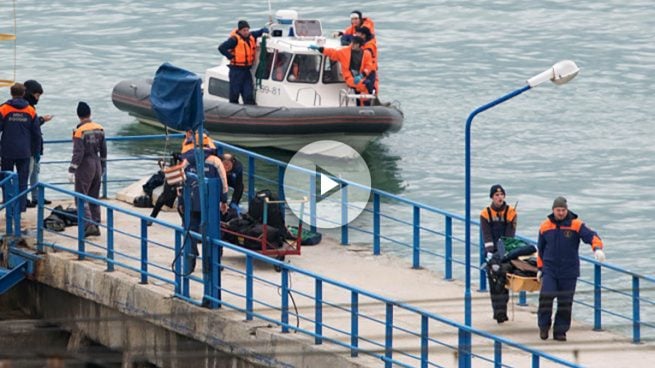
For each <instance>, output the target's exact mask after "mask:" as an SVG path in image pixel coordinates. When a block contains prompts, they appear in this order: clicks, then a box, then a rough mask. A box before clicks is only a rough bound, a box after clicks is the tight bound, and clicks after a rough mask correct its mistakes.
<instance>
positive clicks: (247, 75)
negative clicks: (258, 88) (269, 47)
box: [218, 20, 268, 105]
mask: <svg viewBox="0 0 655 368" xmlns="http://www.w3.org/2000/svg"><path fill="white" fill-rule="evenodd" d="M264 33H268V29H267V28H262V29H260V30H257V31H252V32H250V25H249V24H248V22H247V21H245V20H240V21H239V23H238V24H237V28H236V29H235V30H233V31H232V33H230V37H228V39H227V40H226V41H225V42H223V43H222V44H221V45H220V46H218V51H219V52H220V53H221V54H223V55H224V56H225V57H226V58H228V59H229V60H230V65H228V68H230V73H229V78H230V102H231V103H237V104H238V103H239V95H241V98H242V99H243V103H244V104H245V105H254V104H255V96H254V92H253V81H252V73H251V71H250V69H251V68H252V64H253V63H254V62H255V51H256V49H257V38H258V37H261V36H262V34H264Z"/></svg>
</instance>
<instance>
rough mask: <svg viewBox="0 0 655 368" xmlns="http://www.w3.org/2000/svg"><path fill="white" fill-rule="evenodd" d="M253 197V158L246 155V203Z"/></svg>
mask: <svg viewBox="0 0 655 368" xmlns="http://www.w3.org/2000/svg"><path fill="white" fill-rule="evenodd" d="M254 197H255V158H254V157H253V156H251V155H248V203H250V200H251V199H253V198H254Z"/></svg>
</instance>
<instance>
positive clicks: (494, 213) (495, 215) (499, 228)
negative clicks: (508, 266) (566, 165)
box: [480, 184, 517, 323]
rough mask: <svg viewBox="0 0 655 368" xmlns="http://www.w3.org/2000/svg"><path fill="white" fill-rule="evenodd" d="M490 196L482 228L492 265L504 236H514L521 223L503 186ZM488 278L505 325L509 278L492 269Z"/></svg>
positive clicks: (499, 319) (499, 317) (497, 317)
mask: <svg viewBox="0 0 655 368" xmlns="http://www.w3.org/2000/svg"><path fill="white" fill-rule="evenodd" d="M489 197H490V198H491V205H489V206H487V207H485V208H484V209H483V210H482V212H480V229H481V231H482V238H483V240H484V248H485V251H486V254H487V263H488V264H489V263H490V261H491V260H492V258H493V256H494V253H496V252H497V251H498V242H499V241H500V238H501V237H503V236H506V237H514V235H515V234H516V222H517V216H516V210H515V209H514V207H512V206H510V205H508V204H507V203H506V202H505V189H503V187H502V186H501V185H500V184H495V185H492V186H491V189H490V191H489ZM498 263H499V262H497V263H496V265H498ZM492 266H493V265H492ZM487 278H488V279H489V295H490V296H491V307H492V308H493V311H494V319H495V320H496V322H498V323H503V322H505V321H507V320H508V318H507V301H508V300H509V292H508V291H507V289H505V282H504V280H505V275H504V273H502V271H501V269H500V268H499V269H497V270H496V269H488V270H487Z"/></svg>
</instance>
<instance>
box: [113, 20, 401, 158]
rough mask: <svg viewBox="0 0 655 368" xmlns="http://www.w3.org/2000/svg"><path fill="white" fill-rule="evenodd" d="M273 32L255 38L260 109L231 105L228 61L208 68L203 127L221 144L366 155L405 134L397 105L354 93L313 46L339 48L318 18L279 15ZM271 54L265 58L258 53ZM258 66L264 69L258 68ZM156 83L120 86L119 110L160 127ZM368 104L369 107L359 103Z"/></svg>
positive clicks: (123, 83) (117, 95) (131, 82)
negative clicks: (375, 144)
mask: <svg viewBox="0 0 655 368" xmlns="http://www.w3.org/2000/svg"><path fill="white" fill-rule="evenodd" d="M276 17H277V22H276V23H274V24H272V25H271V26H270V35H265V36H263V37H262V38H261V39H258V48H257V50H258V51H257V57H256V64H255V65H254V66H253V68H252V72H253V78H254V79H255V80H256V81H257V83H256V86H255V101H256V103H257V105H242V104H233V103H230V102H229V101H228V97H229V96H228V95H229V80H228V72H229V69H228V67H227V65H228V63H229V61H228V60H227V59H225V58H224V59H223V61H222V63H221V65H219V66H216V67H213V68H210V69H208V70H207V71H206V73H205V76H204V79H203V103H204V110H205V128H206V129H207V130H209V131H210V132H211V133H214V134H213V136H214V138H216V139H220V140H222V141H225V142H228V143H232V144H236V145H240V146H245V147H276V148H280V149H285V150H291V151H297V150H299V149H300V148H302V147H303V146H305V145H306V144H309V143H312V142H315V141H318V140H336V141H340V142H343V143H346V144H348V145H350V146H351V147H353V148H354V149H356V150H357V151H360V152H361V151H363V150H364V149H365V148H366V146H367V145H368V143H369V142H370V141H372V140H374V139H376V138H378V137H380V136H382V135H384V134H388V133H391V132H396V131H398V130H400V128H401V126H402V122H403V113H402V111H401V110H400V108H399V106H398V105H397V104H390V103H382V102H380V100H379V99H378V97H377V96H376V95H358V94H355V93H353V92H352V91H351V90H350V89H349V88H348V87H347V85H346V83H345V82H344V78H343V76H342V75H341V67H340V66H339V64H338V63H337V62H332V61H331V60H330V59H329V58H327V57H325V56H324V55H321V54H320V53H319V52H317V51H314V50H310V49H309V48H308V46H309V45H312V44H319V45H323V46H324V47H333V48H339V47H343V46H341V43H340V41H339V39H337V38H326V37H323V31H322V29H321V24H320V22H319V21H318V20H299V19H297V13H296V12H295V11H288V10H287V11H278V12H277V13H276ZM262 49H265V50H266V52H265V53H264V54H263V55H262V52H261V50H262ZM258 64H262V65H263V66H264V67H262V68H259V71H258ZM151 86H152V80H151V79H142V80H125V81H121V82H119V83H118V84H117V85H116V86H115V87H114V90H113V92H112V100H113V102H114V105H115V106H116V107H117V108H118V109H119V110H122V111H126V112H128V113H129V114H130V115H132V116H134V117H135V118H136V119H137V120H139V121H140V122H142V123H145V124H150V125H157V126H163V125H162V124H161V123H160V122H159V121H158V119H157V115H156V114H155V112H154V111H153V109H152V107H151V103H150V89H151ZM359 99H365V100H367V101H370V102H371V106H358V103H357V101H358V100H359Z"/></svg>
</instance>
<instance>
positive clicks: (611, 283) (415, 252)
mask: <svg viewBox="0 0 655 368" xmlns="http://www.w3.org/2000/svg"><path fill="white" fill-rule="evenodd" d="M182 137H183V135H182V134H171V135H148V136H136V137H108V138H107V140H108V141H110V142H112V141H119V142H120V141H127V142H129V141H145V140H162V139H172V138H173V139H178V138H182ZM46 143H47V144H61V143H66V144H70V140H56V141H48V142H46ZM215 143H216V145H217V148H218V150H219V151H222V150H229V151H231V152H234V153H236V154H237V155H240V156H241V157H242V158H243V160H242V161H243V162H244V163H245V162H247V165H246V168H245V170H246V172H247V177H246V180H247V188H248V191H247V193H248V198H252V197H253V196H254V194H255V188H256V187H277V189H278V195H279V197H280V198H285V193H284V190H285V188H284V186H283V181H284V174H285V170H286V169H287V164H286V163H285V162H282V161H279V160H275V159H272V158H269V157H266V156H264V155H260V154H257V153H254V152H251V151H248V150H245V149H241V148H238V147H235V146H232V145H229V144H225V143H222V142H219V141H216V142H215ZM136 160H141V161H144V160H149V161H153V157H129V158H112V159H111V160H109V161H110V163H111V162H119V161H136ZM43 163H44V164H47V163H54V162H43ZM57 163H61V161H57ZM66 163H68V162H66ZM108 166H109V167H108V173H109V172H111V165H108ZM290 169H293V170H299V171H301V172H305V173H306V174H307V175H308V180H309V182H310V191H309V199H310V204H309V219H310V224H311V225H313V226H312V227H313V228H315V225H316V220H317V214H316V196H315V187H311V186H312V185H314V186H315V185H316V180H314V176H315V175H316V173H315V172H313V171H309V170H305V169H302V168H293V167H292V168H290ZM134 179H135V178H130V179H113V180H108V179H107V176H105V177H104V178H103V193H104V194H105V195H106V193H107V185H108V184H110V183H121V182H124V181H126V180H134ZM332 179H333V180H335V181H336V182H338V183H340V185H341V186H342V187H343V188H344V189H345V190H351V191H352V190H368V189H369V188H367V187H364V186H361V185H359V184H358V183H351V182H348V181H346V180H342V179H340V178H332ZM257 183H259V184H261V185H259V186H258V185H257ZM346 188H348V189H346ZM288 189H289V188H287V190H288ZM294 190H298V189H297V188H294ZM371 202H372V203H371V204H370V205H369V206H367V208H365V209H364V212H363V214H362V216H360V218H362V220H360V219H357V220H356V221H354V222H353V223H352V224H347V223H346V222H344V223H345V225H343V226H341V228H340V229H339V230H340V233H339V234H337V235H336V236H337V237H340V240H341V243H342V244H344V245H346V244H349V242H350V241H351V239H352V238H353V236H354V235H360V236H365V237H368V236H370V238H368V239H369V240H370V241H371V243H372V252H373V254H374V255H380V254H381V253H382V249H383V245H385V250H386V251H390V252H396V253H398V252H400V253H401V254H402V255H406V256H408V257H409V259H410V260H411V265H412V267H413V268H421V267H424V265H426V264H428V265H429V266H431V267H435V266H436V265H437V263H438V262H442V267H443V268H442V269H441V270H442V271H441V272H443V274H444V278H445V279H446V280H452V279H454V277H455V275H454V272H453V271H454V270H457V271H458V272H461V273H463V268H454V266H458V265H464V262H463V255H464V251H463V245H464V236H463V234H464V227H465V226H464V225H465V219H464V217H463V216H460V215H457V214H453V213H450V212H448V211H444V210H441V209H438V208H435V207H432V206H429V205H425V204H422V203H419V202H416V201H413V200H409V199H406V198H403V197H400V196H396V195H394V194H391V193H388V192H385V191H382V190H379V189H372V190H371ZM340 205H341V208H342V216H343V214H344V213H346V211H348V209H349V208H355V206H354V205H353V204H351V203H348V200H347V196H346V195H343V196H342V198H341V201H340ZM403 216H405V218H407V219H404V218H403ZM473 223H474V224H476V226H477V227H478V228H479V223H478V222H477V221H473ZM404 227H407V230H396V231H395V233H396V234H393V233H392V231H393V229H401V228H404ZM383 229H384V232H383ZM408 233H409V234H412V235H411V236H407V235H406V234H408ZM478 238H479V244H478V245H476V246H477V248H478V252H477V254H478V264H481V263H482V262H483V259H484V247H483V245H482V244H483V241H482V239H481V233H480V232H479V231H478ZM519 238H521V239H522V240H524V241H525V242H527V243H529V244H535V241H534V240H532V239H529V238H526V237H521V236H519ZM387 244H390V245H391V246H388V247H386V245H387ZM439 245H441V247H439ZM403 250H406V251H403ZM472 254H475V252H474V253H472ZM581 260H582V262H581V264H582V277H581V278H580V284H581V287H579V288H578V293H576V300H575V302H576V303H577V304H579V305H581V306H583V307H585V308H591V309H592V310H593V316H594V318H593V325H594V329H595V330H601V329H602V328H603V325H604V324H603V316H606V317H609V318H611V319H612V320H614V321H617V320H618V321H628V322H629V323H630V325H631V329H632V340H633V342H635V343H638V342H640V341H641V327H648V328H650V330H649V331H651V332H652V331H655V321H646V320H642V318H641V316H644V315H655V313H652V312H651V313H644V309H645V308H648V310H649V311H653V304H655V303H654V302H653V300H651V299H650V298H652V297H651V294H652V292H651V291H652V290H653V285H654V284H655V278H653V277H651V276H647V275H642V274H639V273H635V272H631V271H629V270H626V269H624V268H621V267H618V266H616V265H611V264H608V263H604V264H599V263H597V262H596V261H595V260H594V259H592V258H589V257H585V256H582V257H581ZM474 263H475V262H474ZM472 268H473V269H474V270H475V269H477V271H478V275H479V278H478V289H479V291H486V287H487V286H486V274H485V272H484V269H483V268H481V267H479V266H475V265H474V266H472ZM603 274H604V275H605V277H604V278H605V280H607V281H606V282H605V283H603V282H602V279H603V277H602V275H603ZM620 290H629V292H625V291H620ZM643 291H647V292H643ZM603 297H605V299H610V298H611V299H614V298H617V297H621V298H626V300H625V301H619V302H616V303H613V305H608V304H609V303H603V302H602V300H603ZM518 304H519V305H526V304H527V297H526V294H525V292H521V293H520V294H519V301H518ZM628 304H629V305H632V308H631V309H632V310H631V311H628V310H625V309H620V308H621V307H622V306H626V305H628Z"/></svg>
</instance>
